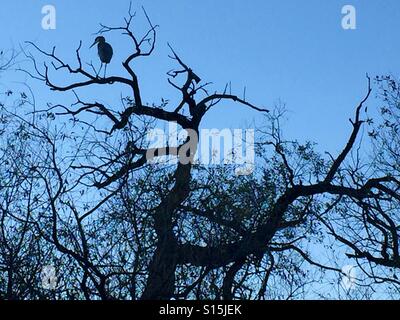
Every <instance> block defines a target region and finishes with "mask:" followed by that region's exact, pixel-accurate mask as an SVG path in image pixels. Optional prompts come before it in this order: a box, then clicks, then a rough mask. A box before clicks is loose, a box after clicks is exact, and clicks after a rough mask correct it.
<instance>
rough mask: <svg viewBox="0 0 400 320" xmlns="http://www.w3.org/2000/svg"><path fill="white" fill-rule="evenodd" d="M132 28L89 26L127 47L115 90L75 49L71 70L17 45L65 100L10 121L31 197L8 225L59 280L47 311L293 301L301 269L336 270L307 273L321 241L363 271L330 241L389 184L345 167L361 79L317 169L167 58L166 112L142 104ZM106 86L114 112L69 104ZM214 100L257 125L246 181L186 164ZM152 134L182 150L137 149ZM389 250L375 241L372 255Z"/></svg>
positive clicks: (52, 55)
mask: <svg viewBox="0 0 400 320" xmlns="http://www.w3.org/2000/svg"><path fill="white" fill-rule="evenodd" d="M143 16H144V18H145V19H146V21H147V23H148V31H147V32H145V33H144V35H143V36H141V37H139V36H138V35H136V34H135V33H134V32H133V31H132V30H133V28H132V25H133V22H134V17H135V14H133V13H132V12H131V10H129V14H128V17H127V18H126V19H125V20H124V21H125V24H124V25H123V26H120V27H108V26H105V25H102V26H101V29H100V31H99V33H100V34H104V33H109V32H121V33H122V34H123V35H125V36H127V38H128V39H129V41H130V42H131V43H132V44H133V52H129V53H128V54H127V57H126V59H125V60H124V61H123V62H122V66H123V68H124V71H125V73H126V76H125V77H123V76H107V77H104V78H102V77H99V76H98V74H96V72H95V68H94V67H93V65H89V67H88V68H87V67H84V63H83V61H82V57H81V54H80V49H81V45H82V43H81V44H80V45H79V47H78V49H77V50H76V62H75V64H76V65H77V67H73V66H72V64H71V63H67V62H65V61H64V60H63V59H62V58H61V57H59V56H58V54H57V53H56V48H53V49H52V50H51V51H50V52H47V51H46V50H43V49H41V48H39V47H38V46H37V45H36V44H34V43H30V46H31V48H32V50H33V52H35V53H34V54H32V53H31V52H25V54H26V56H27V57H28V58H29V59H30V60H31V62H32V66H33V70H26V72H28V74H30V75H31V76H32V77H33V78H34V79H36V80H39V81H42V82H43V83H44V84H45V85H46V86H47V87H48V88H49V89H50V90H52V91H56V92H59V93H63V94H64V95H65V96H64V97H65V99H64V100H63V101H65V100H67V99H66V98H67V95H68V93H72V94H73V96H74V99H75V101H74V102H73V103H72V104H71V105H67V104H65V103H59V104H56V105H48V106H47V107H46V108H44V109H42V110H39V109H38V108H37V107H36V106H35V105H34V104H33V103H32V106H31V108H32V112H31V113H30V115H31V117H30V118H29V119H27V118H26V116H24V115H19V113H18V112H15V113H13V116H14V119H16V120H18V121H19V122H20V123H22V124H24V128H23V130H22V131H21V132H23V133H24V134H25V135H27V137H28V138H29V139H30V140H29V143H27V144H24V147H23V150H24V151H26V152H29V153H30V154H32V158H33V159H34V161H32V163H28V164H24V165H23V166H22V168H23V170H24V172H25V174H24V175H20V174H18V175H17V177H30V179H33V181H32V182H30V181H31V180H29V179H28V181H27V183H30V184H28V185H31V186H32V185H33V186H34V188H32V190H33V191H34V192H33V193H32V195H33V199H35V203H36V202H38V203H40V206H37V207H35V209H34V210H33V211H34V212H32V213H31V211H32V210H31V207H32V206H31V202H30V201H29V200H27V201H25V202H22V204H24V206H23V210H22V211H23V212H25V215H26V216H25V217H24V218H20V220H21V221H20V224H21V227H22V228H23V227H24V226H25V225H29V226H31V224H32V226H31V229H29V230H32V231H30V232H32V233H35V234H37V235H39V240H35V241H36V242H35V241H33V244H32V246H33V247H34V248H36V249H35V250H37V251H38V252H34V253H32V252H30V253H27V254H26V257H35V261H36V262H37V263H38V266H37V267H41V268H42V267H43V266H44V265H43V262H42V258H41V257H42V253H41V251H42V250H43V252H44V253H43V254H45V255H47V256H50V257H51V259H53V260H54V263H55V265H56V269H57V270H58V274H59V275H63V276H62V278H60V279H58V286H57V288H56V289H55V290H53V292H52V295H51V296H52V298H56V299H104V300H106V299H144V300H147V299H172V298H176V299H188V298H197V299H209V298H213V299H228V300H229V299H283V298H298V297H302V296H304V295H306V288H307V286H308V285H309V284H310V283H313V282H315V281H317V280H318V279H319V278H318V275H314V274H313V272H312V270H318V271H320V270H324V271H329V272H334V273H335V274H339V275H341V274H342V271H341V268H339V267H338V266H336V265H331V264H329V263H327V261H318V259H316V257H315V255H314V256H313V252H312V251H313V250H309V247H310V245H313V244H314V243H320V244H321V243H322V242H323V240H324V237H325V236H326V235H327V234H331V235H333V238H335V240H336V241H339V242H342V243H345V244H346V245H348V246H350V247H351V248H352V249H354V250H355V255H351V257H354V258H356V259H362V258H368V257H369V256H365V255H364V256H361V255H360V252H361V251H360V250H358V251H357V250H356V249H355V248H357V243H358V242H357V240H355V241H356V242H351V241H352V240H346V239H345V238H344V236H340V235H339V233H338V231H337V230H338V229H337V228H338V227H339V226H341V224H340V223H339V222H338V221H339V220H338V217H339V219H340V218H344V219H345V217H344V216H345V213H346V212H347V211H345V210H348V209H349V208H351V209H355V208H358V207H363V206H364V205H365V204H371V203H373V202H376V201H377V202H378V203H384V202H385V201H388V199H387V198H385V197H383V198H382V194H381V193H384V194H386V196H387V195H390V193H388V190H387V188H388V187H387V186H388V185H396V184H397V180H396V178H395V177H394V176H393V174H391V173H388V172H385V171H383V170H381V171H376V172H375V173H374V174H371V175H369V176H368V175H366V174H364V172H363V167H362V166H360V164H359V163H356V165H357V166H356V167H352V166H351V165H349V164H348V163H347V162H346V160H347V159H348V158H349V156H350V155H351V152H352V151H353V150H354V149H355V148H356V143H357V139H358V138H359V135H360V130H361V127H362V126H363V125H364V122H365V121H364V120H363V114H364V107H365V103H366V102H367V100H368V98H369V97H370V94H371V91H372V88H371V83H370V79H369V77H368V79H367V80H368V87H367V92H366V94H365V97H364V98H363V99H362V100H361V102H360V104H359V105H358V106H357V107H356V110H355V116H354V119H352V120H351V125H352V133H351V135H350V137H349V139H348V141H347V142H346V144H345V146H344V148H343V150H342V152H341V153H340V154H339V155H337V156H321V155H319V154H318V153H317V152H315V150H314V147H313V144H312V143H304V144H303V143H300V142H298V141H287V140H285V139H284V138H283V134H282V130H281V127H280V121H281V118H282V112H281V110H280V109H279V108H276V109H275V110H271V111H273V112H269V111H268V110H266V109H264V108H261V107H258V106H256V105H254V104H252V103H250V102H248V101H247V100H246V99H244V98H240V97H239V96H237V95H233V94H231V93H228V90H227V87H226V88H225V89H224V90H223V91H221V92H219V93H218V92H217V93H210V92H209V91H210V89H209V86H210V84H209V83H203V81H202V79H201V78H200V76H199V75H197V73H196V72H195V71H194V70H193V69H192V68H190V67H189V66H188V64H186V63H185V62H184V60H183V59H182V58H181V57H180V56H179V55H178V54H177V53H176V52H175V50H174V49H173V48H172V47H170V49H171V59H172V60H173V61H174V62H175V63H176V64H177V66H178V67H177V69H174V70H172V71H170V72H169V73H168V76H169V78H168V82H169V83H170V85H171V86H172V88H173V89H174V90H177V91H178V92H179V94H180V96H181V98H180V101H177V102H176V104H173V103H172V102H170V101H169V100H162V101H161V103H153V104H151V105H150V104H146V103H144V102H143V101H144V99H143V98H142V95H141V90H140V82H139V75H138V74H137V73H136V72H135V70H134V69H133V67H132V63H133V62H134V61H135V62H136V61H140V59H142V58H145V57H148V56H151V55H152V53H153V51H154V48H155V45H156V35H157V28H158V27H157V26H156V25H154V24H153V23H152V22H151V20H150V18H149V16H148V15H147V13H146V12H145V11H144V10H143ZM39 57H41V58H43V59H44V60H45V62H44V63H43V64H42V63H40V61H39V59H40V58H39ZM42 66H43V67H42ZM88 69H89V70H88ZM60 73H62V74H63V75H64V76H65V77H63V78H62V79H63V80H64V79H66V80H65V82H63V83H61V84H60V83H59V82H57V81H56V80H54V79H55V78H56V75H58V74H60ZM69 76H70V77H69ZM73 76H77V77H79V79H80V80H79V81H74V80H73V79H74V78H72V77H73ZM115 85H122V86H125V87H127V88H128V89H129V90H130V92H131V96H128V97H124V98H122V99H121V100H120V105H119V107H116V106H115V105H116V104H115V105H114V106H108V105H104V104H102V103H99V102H97V101H96V99H95V98H92V99H88V98H85V99H83V98H82V93H84V91H85V90H86V89H88V88H89V87H92V86H102V87H103V88H104V90H106V89H107V88H109V87H110V86H115ZM116 101H117V99H116ZM225 101H234V102H237V103H239V104H240V105H242V106H244V107H247V108H251V109H253V110H256V111H258V112H259V113H260V114H262V115H264V116H265V118H266V122H267V125H266V126H265V127H264V128H261V129H260V131H259V133H260V137H259V139H258V141H257V151H258V154H259V157H260V165H258V166H257V169H256V172H255V173H254V174H253V175H250V176H242V177H238V176H237V175H236V174H235V168H234V167H233V166H226V167H223V168H210V167H205V166H203V165H201V164H198V163H196V162H195V161H194V154H195V152H196V150H197V148H198V143H199V140H198V137H199V127H200V125H201V123H202V120H203V118H204V116H205V115H206V114H207V112H209V111H210V110H211V109H212V108H214V107H217V106H218V105H219V104H221V103H223V102H225ZM158 122H163V123H170V122H173V123H177V124H178V125H179V126H180V127H181V128H182V129H183V130H185V131H186V132H187V138H185V139H183V140H182V141H180V144H179V145H177V146H170V145H165V146H163V147H156V148H151V146H150V145H149V143H148V141H147V140H146V134H147V133H148V132H150V130H151V129H152V128H153V127H154V126H155V125H156V124H157V123H158ZM20 141H23V140H20ZM165 156H170V157H175V158H177V159H178V162H177V164H176V165H166V164H165V162H161V163H157V162H155V161H154V160H156V159H159V158H162V157H165ZM10 157H14V155H10ZM12 185H13V186H14V187H16V186H17V185H20V183H19V182H13V183H12ZM395 192H397V189H396V190H395ZM28 195H29V194H28ZM391 197H394V196H391ZM28 198H29V197H28ZM389 200H391V199H389ZM7 212H8V211H7ZM26 212H28V213H26ZM355 217H356V216H355ZM333 218H334V219H333ZM350 221H352V219H350V218H349V219H348V220H346V222H350ZM367 221H369V220H367ZM28 222H31V224H28ZM378 225H380V222H379V223H378ZM348 227H350V228H353V227H352V225H350V226H348ZM389 227H390V228H392V227H391V226H390V225H389ZM380 228H381V229H382V226H380ZM381 229H379V228H378V230H381ZM349 230H354V231H355V229H349ZM388 230H392V232H393V230H394V229H388ZM359 235H360V234H359ZM353 240H354V239H353ZM15 241H17V240H15V239H13V242H15ZM390 241H392V238H390V237H389V236H387V240H384V244H385V245H386V248H389V242H390ZM392 242H393V241H392ZM27 246H28V247H29V242H28V244H27ZM35 246H37V247H35ZM39 251H40V253H39ZM362 252H364V251H362ZM306 264H307V266H306ZM33 265H35V264H33ZM313 268H314V269H313ZM11 269H12V268H11ZM11 269H10V268H9V270H11ZM28 287H29V288H31V287H32V288H39V285H38V284H37V283H33V284H31V285H29V286H28ZM14 291H15V295H16V296H18V298H23V297H24V296H23V295H21V294H19V293H18V292H19V291H18V290H14ZM40 292H46V291H43V290H42V289H41V290H39V289H38V290H36V291H32V296H36V297H40V295H39V294H40Z"/></svg>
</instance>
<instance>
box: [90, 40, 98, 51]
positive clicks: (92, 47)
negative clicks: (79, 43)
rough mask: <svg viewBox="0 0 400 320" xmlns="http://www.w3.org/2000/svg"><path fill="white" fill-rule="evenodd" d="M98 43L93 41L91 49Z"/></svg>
mask: <svg viewBox="0 0 400 320" xmlns="http://www.w3.org/2000/svg"><path fill="white" fill-rule="evenodd" d="M96 43H97V41H95V42H93V44H92V45H91V46H90V49H91V48H93V47H94V45H95V44H96Z"/></svg>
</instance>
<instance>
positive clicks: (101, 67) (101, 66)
mask: <svg viewBox="0 0 400 320" xmlns="http://www.w3.org/2000/svg"><path fill="white" fill-rule="evenodd" d="M101 69H103V62H102V63H101V65H100V69H99V72H97V76H99V74H100V72H101Z"/></svg>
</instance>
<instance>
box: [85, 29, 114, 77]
mask: <svg viewBox="0 0 400 320" xmlns="http://www.w3.org/2000/svg"><path fill="white" fill-rule="evenodd" d="M96 43H97V50H98V54H99V58H100V61H101V67H100V70H99V72H98V74H100V71H101V69H102V68H103V64H104V65H105V67H104V78H105V77H106V72H107V65H108V64H109V63H110V62H111V59H112V57H113V54H114V51H113V48H112V47H111V45H110V44H109V43H107V42H106V39H105V38H104V37H102V36H100V37H97V38H96V40H94V43H93V44H92V45H91V47H90V48H93V47H94V46H95V45H96Z"/></svg>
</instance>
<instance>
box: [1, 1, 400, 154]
mask: <svg viewBox="0 0 400 320" xmlns="http://www.w3.org/2000/svg"><path fill="white" fill-rule="evenodd" d="M47 4H51V5H54V6H55V8H56V10H57V29H56V30H51V31H45V30H43V29H42V28H41V20H42V17H43V15H42V14H41V10H42V7H43V6H44V5H47ZM345 4H351V5H353V6H355V8H356V9H357V29H356V30H343V29H342V28H341V18H342V14H341V8H342V7H343V6H344V5H345ZM133 5H134V7H135V8H136V9H137V11H138V20H137V24H135V28H137V31H138V32H140V31H142V30H144V29H143V28H144V22H145V21H144V20H143V17H142V15H141V12H140V7H141V5H144V6H145V8H146V10H147V12H148V13H149V15H150V17H151V18H152V20H153V22H154V23H155V24H158V25H160V28H159V30H158V31H159V33H158V46H157V49H156V51H155V54H154V56H153V57H151V58H149V59H146V60H144V61H141V62H137V63H136V64H135V70H136V71H137V73H138V75H139V79H140V81H141V86H142V93H143V100H144V101H145V102H159V101H160V99H161V98H166V99H168V98H173V97H175V93H174V91H173V89H172V88H171V87H170V86H169V85H168V84H167V82H166V79H167V78H166V72H167V71H168V70H169V69H171V68H172V67H173V66H174V64H173V62H172V61H171V60H170V59H168V57H167V54H168V53H169V51H168V48H167V42H170V43H171V44H172V45H173V46H174V48H175V49H176V51H177V52H178V53H179V54H180V55H181V57H182V58H183V59H184V60H185V61H186V62H187V63H188V64H189V65H191V66H192V68H193V69H194V70H195V71H196V72H197V73H198V74H199V75H200V76H201V77H202V78H203V79H204V80H206V81H212V82H213V83H214V85H213V88H215V90H217V89H223V87H224V85H225V83H227V82H229V81H231V82H232V89H233V92H237V93H238V94H241V93H242V92H243V87H244V86H246V87H247V99H248V100H250V101H252V102H254V103H255V104H257V105H260V106H265V107H271V106H273V105H274V103H276V102H277V101H279V100H282V101H283V102H285V103H286V105H287V108H288V109H289V113H288V117H289V121H288V123H287V125H286V134H287V136H288V137H296V138H299V139H300V140H313V141H317V142H318V143H319V144H320V147H321V148H322V149H323V150H329V151H331V152H335V151H338V150H339V149H340V148H341V147H342V145H343V144H344V142H345V139H346V138H347V135H348V133H349V131H350V129H351V128H350V124H349V122H348V119H349V117H350V116H351V115H352V114H353V111H354V107H355V106H356V105H357V103H358V102H359V100H360V99H361V98H362V97H363V96H364V94H365V91H366V79H365V74H366V72H368V73H369V74H370V75H371V76H374V75H380V74H386V73H393V74H396V73H397V72H398V70H399V69H400V59H399V56H400V42H399V41H398V40H397V37H396V35H397V30H400V2H399V1H398V0H385V1H380V0H362V1H361V0H360V1H356V0H348V1H338V0H326V1H321V0H305V1H299V0H276V1H275V0H273V1H272V0H252V1H242V0H230V1H228V0H219V1H215V0H203V1H197V2H196V1H189V0H147V1H133ZM128 6H129V1H127V0H114V1H105V0H97V1H93V0H79V1H77V0H68V1H66V0H58V1H36V0H35V1H26V0H12V1H11V0H3V1H2V8H1V12H0V27H1V29H2V30H3V31H2V33H1V35H0V40H1V42H0V43H1V45H0V46H1V48H2V49H9V48H11V47H15V48H18V46H19V45H20V44H21V43H23V41H25V40H32V41H35V42H36V43H38V44H39V45H40V46H41V47H43V48H48V49H50V48H51V47H52V46H56V47H57V50H58V52H59V53H60V54H61V56H62V57H64V58H65V59H66V60H68V61H70V62H73V61H74V54H75V49H76V47H77V46H78V44H79V41H80V40H82V41H83V43H84V47H83V49H82V55H83V58H84V60H85V61H87V62H90V61H94V62H96V63H97V61H98V60H97V56H96V50H94V49H92V50H89V46H90V45H91V43H92V42H93V39H94V35H93V34H94V33H95V32H96V31H97V30H98V24H99V22H102V23H105V24H108V25H118V24H120V23H121V21H122V18H123V15H124V14H125V13H126V11H127V8H128ZM107 40H108V41H109V42H110V43H111V44H112V45H113V47H114V50H115V56H114V59H113V61H112V63H111V65H110V67H109V69H108V70H109V72H110V73H115V74H123V70H122V67H121V64H120V61H121V60H122V59H123V57H124V56H125V55H126V54H128V53H129V45H130V43H129V41H128V40H127V39H126V38H125V37H123V36H120V35H118V34H113V35H110V36H108V38H107ZM21 79H22V80H23V79H25V76H24V75H22V74H15V73H9V74H6V75H3V77H2V78H1V79H0V85H1V88H3V87H7V86H8V85H9V84H10V81H16V80H21ZM65 79H66V78H64V79H63V78H61V80H65ZM29 83H30V85H31V86H32V87H33V88H34V91H35V95H36V96H37V99H38V101H40V102H42V103H45V102H47V101H57V99H58V100H59V99H60V97H62V99H64V97H65V95H59V94H54V93H51V92H49V91H48V90H47V88H45V87H44V86H43V85H42V84H40V83H35V82H34V81H31V80H30V81H29ZM93 90H94V91H90V92H93V93H94V94H96V95H97V96H98V99H97V100H101V101H104V102H108V103H110V104H111V103H113V101H115V99H119V95H120V92H121V91H122V90H123V89H122V88H110V89H109V90H104V88H103V89H102V90H98V89H93ZM370 105H371V107H372V105H374V106H377V104H376V103H375V102H374V101H373V100H371V102H370ZM253 120H255V121H257V122H258V121H261V119H260V115H259V114H257V113H254V112H252V111H249V110H247V109H246V108H244V107H241V106H239V105H233V104H231V103H225V104H223V105H221V106H220V107H217V108H216V109H214V110H213V111H212V112H210V114H209V115H208V116H207V118H206V121H205V122H204V123H203V126H204V127H208V128H213V127H217V128H221V127H229V128H235V127H242V126H245V124H246V123H251V122H252V121H253Z"/></svg>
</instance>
